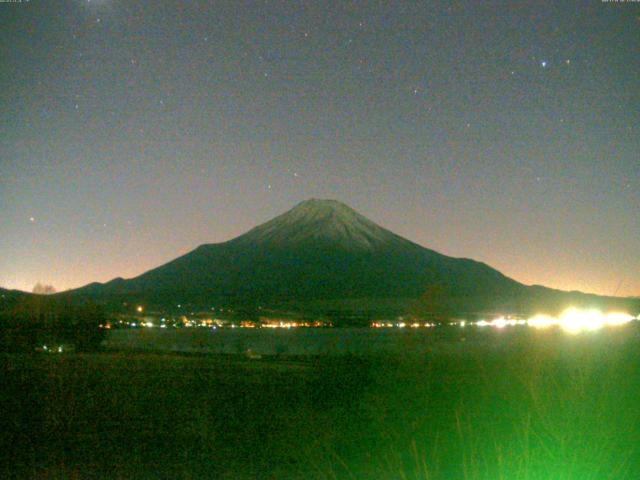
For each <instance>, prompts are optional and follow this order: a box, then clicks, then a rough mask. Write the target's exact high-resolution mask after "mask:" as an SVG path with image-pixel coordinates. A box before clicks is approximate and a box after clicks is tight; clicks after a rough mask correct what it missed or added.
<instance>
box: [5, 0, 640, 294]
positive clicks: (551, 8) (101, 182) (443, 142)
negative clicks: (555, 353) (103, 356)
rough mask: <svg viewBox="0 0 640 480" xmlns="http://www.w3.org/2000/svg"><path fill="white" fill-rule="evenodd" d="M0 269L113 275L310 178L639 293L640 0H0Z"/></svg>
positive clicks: (541, 279) (256, 213) (360, 206)
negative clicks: (624, 0)
mask: <svg viewBox="0 0 640 480" xmlns="http://www.w3.org/2000/svg"><path fill="white" fill-rule="evenodd" d="M0 62H1V63H0V67H1V68H0V105H1V106H2V108H1V110H0V134H1V137H0V138H1V140H0V212H1V213H0V285H1V286H4V287H9V288H19V289H26V290H31V288H32V287H33V285H34V284H35V283H36V282H43V283H50V284H53V285H54V286H55V287H56V288H57V289H58V290H62V289H66V288H71V287H77V286H80V285H83V284H86V283H88V282H92V281H106V280H109V279H111V278H113V277H115V276H123V277H131V276H135V275H138V274H140V273H142V272H144V271H145V270H147V269H149V268H151V267H154V266H157V265H159V264H161V263H164V262H166V261H168V260H170V259H172V258H174V257H176V256H178V255H181V254H184V253H186V252H187V251H189V250H191V249H193V248H194V247H196V246H197V245H199V244H202V243H212V242H220V241H224V240H228V239H230V238H232V237H234V236H236V235H238V234H240V233H243V232H244V231H246V230H248V229H249V228H250V227H252V226H254V225H256V224H258V223H261V222H264V221H266V220H268V219H270V218H271V217H272V216H274V215H276V214H278V213H281V212H283V211H285V210H287V209H289V208H291V207H292V206H293V205H295V204H296V203H298V202H300V201H302V200H304V199H307V198H310V197H320V198H334V199H338V200H341V201H343V202H345V203H347V204H349V205H351V206H352V207H353V208H355V209H356V210H358V211H359V212H360V213H362V214H364V215H366V216H367V217H369V218H371V219H372V220H374V221H375V222H377V223H379V224H381V225H382V226H384V227H387V228H389V229H391V230H393V231H395V232H396V233H398V234H400V235H402V236H405V237H407V238H409V239H410V240H413V241H415V242H417V243H420V244H422V245H424V246H427V247H429V248H433V249H435V250H437V251H440V252H442V253H445V254H448V255H453V256H463V257H471V258H474V259H477V260H481V261H484V262H486V263H488V264H490V265H492V266H493V267H496V268H498V269H499V270H501V271H502V272H503V273H505V274H507V275H509V276H511V277H513V278H515V279H517V280H519V281H522V282H524V283H527V284H531V283H538V284H544V285H548V286H551V287H558V288H563V289H580V290H585V291H593V292H598V293H604V294H613V293H618V294H620V295H640V3H635V4H634V3H631V2H629V3H607V2H602V1H601V0H589V1H581V2H573V1H553V2H544V1H539V0H536V1H531V2H515V1H509V2H478V1H473V2H472V1H469V2H455V1H445V2H427V1H406V2H404V1H402V2H401V1H390V0H389V1H350V2H347V1H344V2H342V1H340V2H331V1H327V0H315V1H287V2H282V1H272V0H265V1H241V0H231V1H209V2H205V1H197V0H188V1H187V0H183V1H164V0H153V1H151V0H141V1H136V0H127V1H125V0H91V1H88V0H55V1H54V0H46V1H45V0H31V1H29V2H27V1H26V0H23V1H22V2H21V3H0Z"/></svg>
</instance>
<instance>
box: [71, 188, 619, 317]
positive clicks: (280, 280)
mask: <svg viewBox="0 0 640 480" xmlns="http://www.w3.org/2000/svg"><path fill="white" fill-rule="evenodd" d="M64 295H72V296H76V297H83V298H90V299H92V300H96V301H99V302H101V303H105V304H107V305H110V306H118V305H122V304H124V303H127V304H133V303H143V304H145V305H149V306H155V307H156V308H161V309H169V310H170V309H172V308H175V307H176V306H177V305H179V304H180V305H189V306H191V307H192V308H195V309H205V308H208V307H209V306H211V305H227V306H245V307H249V308H253V307H257V306H268V307H270V308H276V309H277V308H282V309H288V310H291V309H293V310H296V311H301V312H321V311H323V310H350V311H357V310H362V311H369V312H385V313H393V314H402V313H407V312H409V311H411V310H413V311H415V312H418V313H420V312H422V313H425V314H427V315H428V314H431V313H434V312H446V313H447V314H452V315H454V314H465V313H470V312H488V311H508V312H514V313H515V312H518V313H525V312H530V311H534V310H539V309H544V310H545V311H552V310H557V309H560V308H562V307H563V306H565V304H566V303H568V302H569V303H571V304H574V305H575V304H590V305H598V306H603V305H605V306H609V305H612V306H620V307H623V306H629V305H630V302H631V301H630V300H628V299H615V298H604V297H597V296H594V295H585V294H580V293H566V292H559V291H556V290H551V289H546V288H544V287H528V286H525V285H523V284H521V283H518V282H516V281H515V280H512V279H510V278H508V277H506V276H504V275H503V274H501V273H500V272H498V271H497V270H495V269H493V268H491V267H489V266H487V265H485V264H483V263H480V262H476V261H474V260H469V259H463V258H452V257H448V256H446V255H442V254H439V253H437V252H435V251H433V250H429V249H427V248H424V247H422V246H420V245H417V244H415V243H413V242H411V241H409V240H406V239H404V238H402V237H400V236H398V235H396V234H394V233H392V232H390V231H389V230H386V229H384V228H382V227H380V226H378V225H376V224H375V223H374V222H372V221H371V220H369V219H367V218H365V217H364V216H362V215H360V214H359V213H357V212H356V211H354V210H353V209H351V208H350V207H348V206H346V205H344V204H343V203H340V202H337V201H334V200H308V201H305V202H302V203H300V204H298V205H297V206H295V207H294V208H293V209H291V210H290V211H288V212H286V213H284V214H282V215H280V216H278V217H276V218H274V219H272V220H270V221H268V222H266V223H264V224H262V225H259V226H257V227H255V228H253V229H252V230H250V231H249V232H247V233H245V234H243V235H241V236H239V237H237V238H234V239H232V240H229V241H227V242H223V243H217V244H206V245H201V246H200V247H198V248H196V249H195V250H193V251H191V252H189V253H187V254H186V255H184V256H182V257H179V258H177V259H175V260H173V261H170V262H169V263H166V264H164V265H162V266H160V267H157V268H155V269H153V270H150V271H148V272H146V273H144V274H142V275H140V276H138V277H135V278H132V279H129V280H124V279H120V278H119V279H115V280H112V281H110V282H107V283H105V284H97V283H94V284H90V285H87V286H85V287H82V288H80V289H77V290H73V291H70V292H65V293H64Z"/></svg>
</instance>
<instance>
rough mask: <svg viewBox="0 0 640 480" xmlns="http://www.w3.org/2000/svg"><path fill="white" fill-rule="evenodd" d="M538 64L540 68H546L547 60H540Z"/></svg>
mask: <svg viewBox="0 0 640 480" xmlns="http://www.w3.org/2000/svg"><path fill="white" fill-rule="evenodd" d="M540 65H541V66H542V68H547V61H546V60H542V62H540Z"/></svg>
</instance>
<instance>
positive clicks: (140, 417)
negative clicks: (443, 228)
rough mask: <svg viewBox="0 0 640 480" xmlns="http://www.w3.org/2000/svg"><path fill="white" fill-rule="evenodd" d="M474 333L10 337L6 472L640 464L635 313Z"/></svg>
mask: <svg viewBox="0 0 640 480" xmlns="http://www.w3.org/2000/svg"><path fill="white" fill-rule="evenodd" d="M467 343H468V346H467V347H466V348H465V349H463V350H460V349H452V350H451V352H450V353H442V352H440V353H438V354H430V355H421V356H416V355H409V354H407V355H396V356H384V357H380V356H377V357H335V358H331V357H320V358H315V359H305V360H304V361H276V360H270V359H263V360H260V361H256V362H250V361H246V360H243V359H234V358H232V357H224V356H186V355H169V354H166V355H161V354H150V353H117V352H116V353H102V354H71V355H64V354H63V355H33V356H31V355H4V356H2V357H0V358H1V359H2V376H3V385H2V391H1V393H0V402H1V403H0V408H2V412H3V415H2V425H1V427H2V433H1V435H2V439H3V442H2V443H3V445H5V446H4V447H3V448H2V449H1V453H0V459H1V462H2V463H1V467H2V472H1V473H2V478H83V479H84V478H127V479H129V478H141V479H143V478H144V479H146V478H229V479H242V478H264V479H267V478H278V479H280V478H301V479H302V478H305V479H306V478H309V479H313V478H317V479H343V478H345V479H349V478H355V479H361V478H372V479H447V480H449V479H465V480H466V479H482V480H498V479H508V480H511V479H523V480H548V479H553V480H568V479H576V480H578V479H579V480H589V479H598V480H601V479H635V478H637V475H638V472H639V471H640V451H639V446H640V406H639V402H640V374H639V372H640V348H639V347H640V338H639V336H638V332H636V327H633V328H631V327H630V328H628V329H625V330H622V331H611V332H598V333H597V334H593V335H585V336H575V337H571V336H566V335H564V334H561V333H560V332H530V333H525V334H521V335H514V336H513V338H510V339H509V341H508V342H504V341H501V342H499V343H500V345H501V346H500V348H495V347H494V346H492V345H485V346H480V344H476V343H474V342H473V339H472V338H469V339H468V340H467ZM496 344H497V343H496Z"/></svg>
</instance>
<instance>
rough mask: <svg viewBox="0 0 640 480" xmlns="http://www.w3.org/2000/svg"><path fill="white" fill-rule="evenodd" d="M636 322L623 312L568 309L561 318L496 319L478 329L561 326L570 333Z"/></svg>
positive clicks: (481, 322)
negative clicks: (516, 326) (515, 326)
mask: <svg viewBox="0 0 640 480" xmlns="http://www.w3.org/2000/svg"><path fill="white" fill-rule="evenodd" d="M633 320H636V317H634V316H632V315H629V314H628V313H623V312H610V313H603V312H601V311H600V310H595V309H591V310H579V309H577V308H568V309H566V310H565V311H564V312H562V314H561V315H560V316H559V317H551V316H549V315H542V314H540V315H536V316H534V317H531V318H529V319H528V320H514V319H508V318H504V317H498V318H495V319H493V320H491V321H489V322H487V321H486V320H480V321H479V322H476V325H477V326H478V327H495V328H504V327H507V326H514V325H528V326H530V327H534V328H548V327H553V326H559V327H560V328H562V329H563V330H565V331H567V332H569V333H579V332H590V331H595V330H599V329H601V328H603V327H612V326H619V325H624V324H626V323H629V322H631V321H633Z"/></svg>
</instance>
